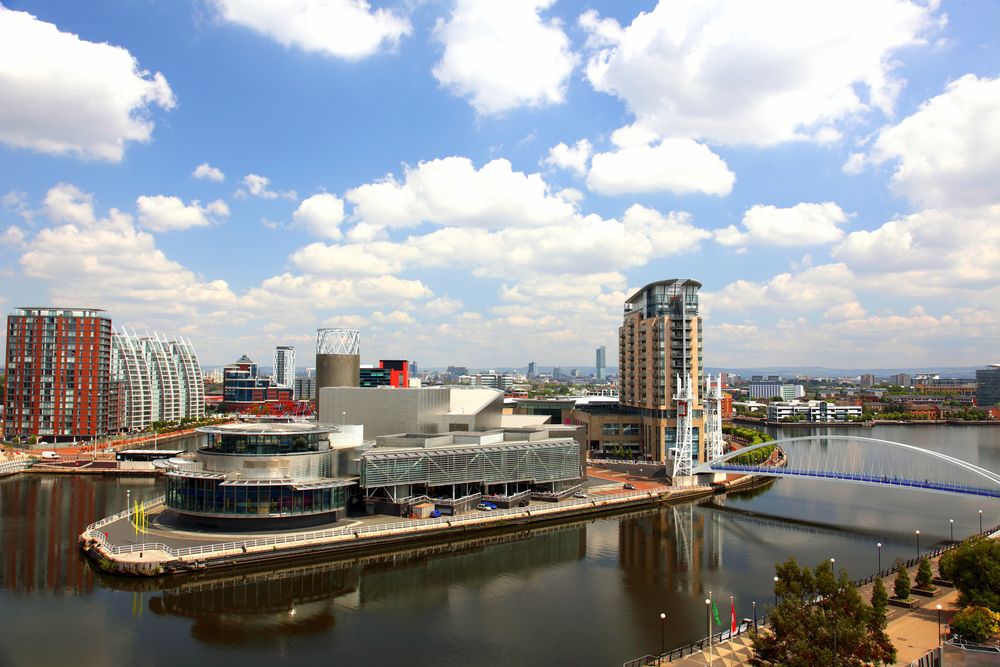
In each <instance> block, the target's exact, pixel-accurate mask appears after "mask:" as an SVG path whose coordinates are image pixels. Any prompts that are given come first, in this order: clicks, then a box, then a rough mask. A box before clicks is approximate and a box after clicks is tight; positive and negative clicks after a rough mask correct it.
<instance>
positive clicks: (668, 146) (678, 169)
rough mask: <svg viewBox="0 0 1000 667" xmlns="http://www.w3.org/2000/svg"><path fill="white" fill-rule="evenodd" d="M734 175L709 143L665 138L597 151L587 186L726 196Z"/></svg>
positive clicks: (602, 191)
mask: <svg viewBox="0 0 1000 667" xmlns="http://www.w3.org/2000/svg"><path fill="white" fill-rule="evenodd" d="M735 181H736V175H735V174H733V172H731V171H730V170H729V167H727V166H726V162H725V160H723V159H722V158H721V157H719V156H718V155H716V154H715V153H713V152H712V150H711V149H710V148H708V146H705V145H704V144H700V143H698V142H696V141H693V140H691V139H684V138H672V139H664V140H663V141H662V142H660V143H659V144H657V145H655V146H631V147H628V148H619V149H618V150H615V151H613V152H609V153H597V154H596V155H594V158H593V160H591V166H590V173H589V174H587V187H588V188H590V189H591V190H593V191H594V192H598V193H600V194H605V195H612V194H623V193H627V192H672V193H674V194H689V193H702V194H708V195H718V196H723V195H728V194H729V193H730V192H732V190H733V183H734V182H735Z"/></svg>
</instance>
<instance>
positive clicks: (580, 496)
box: [573, 491, 587, 498]
mask: <svg viewBox="0 0 1000 667" xmlns="http://www.w3.org/2000/svg"><path fill="white" fill-rule="evenodd" d="M573 497H574V498H586V497H587V494H586V493H584V492H583V491H577V492H575V493H574V494H573Z"/></svg>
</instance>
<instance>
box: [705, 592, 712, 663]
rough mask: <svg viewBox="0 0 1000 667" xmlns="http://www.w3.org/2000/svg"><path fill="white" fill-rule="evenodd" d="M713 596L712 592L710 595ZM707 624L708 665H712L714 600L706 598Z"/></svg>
mask: <svg viewBox="0 0 1000 667" xmlns="http://www.w3.org/2000/svg"><path fill="white" fill-rule="evenodd" d="M708 594H709V595H711V594H712V593H711V591H709V593H708ZM705 622H706V624H707V626H708V664H709V665H711V664H712V598H710V597H708V598H705Z"/></svg>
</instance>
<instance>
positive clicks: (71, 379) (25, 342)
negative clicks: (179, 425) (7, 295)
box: [4, 308, 117, 442]
mask: <svg viewBox="0 0 1000 667" xmlns="http://www.w3.org/2000/svg"><path fill="white" fill-rule="evenodd" d="M18 311H19V312H18V313H17V314H15V315H9V316H8V317H7V350H6V366H7V395H6V402H5V415H4V416H5V420H4V437H5V438H7V439H8V440H10V439H13V438H20V439H21V440H24V439H27V438H29V437H31V436H35V437H37V439H38V440H43V441H45V442H69V441H72V440H90V439H93V438H99V437H101V436H104V435H107V434H108V433H109V432H110V431H111V430H112V429H114V428H115V426H116V425H117V417H116V415H117V405H116V404H115V401H114V400H113V396H112V393H113V392H112V390H111V389H112V388H111V379H110V378H111V318H110V317H108V316H106V315H105V314H104V311H103V310H100V309H98V308H19V309H18Z"/></svg>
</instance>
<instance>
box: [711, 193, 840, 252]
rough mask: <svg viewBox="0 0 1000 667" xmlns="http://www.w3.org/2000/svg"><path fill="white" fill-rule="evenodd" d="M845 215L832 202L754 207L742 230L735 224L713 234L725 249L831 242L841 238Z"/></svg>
mask: <svg viewBox="0 0 1000 667" xmlns="http://www.w3.org/2000/svg"><path fill="white" fill-rule="evenodd" d="M845 222H847V214H845V213H844V212H843V211H842V210H841V208H840V207H839V206H838V205H837V204H835V203H833V202H824V203H822V204H807V203H801V204H796V205H795V206H792V207H791V208H778V207H776V206H764V205H761V204H757V205H756V206H752V207H751V208H750V209H749V210H748V211H747V212H746V213H744V214H743V228H744V229H743V230H740V229H739V228H737V227H736V226H735V225H730V226H729V227H726V228H725V229H719V230H716V231H715V240H716V241H717V242H719V243H720V244H722V245H726V246H745V245H770V246H802V245H819V244H823V243H834V242H836V241H839V240H840V239H842V238H844V230H843V229H841V227H840V225H843V224H844V223H845Z"/></svg>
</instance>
